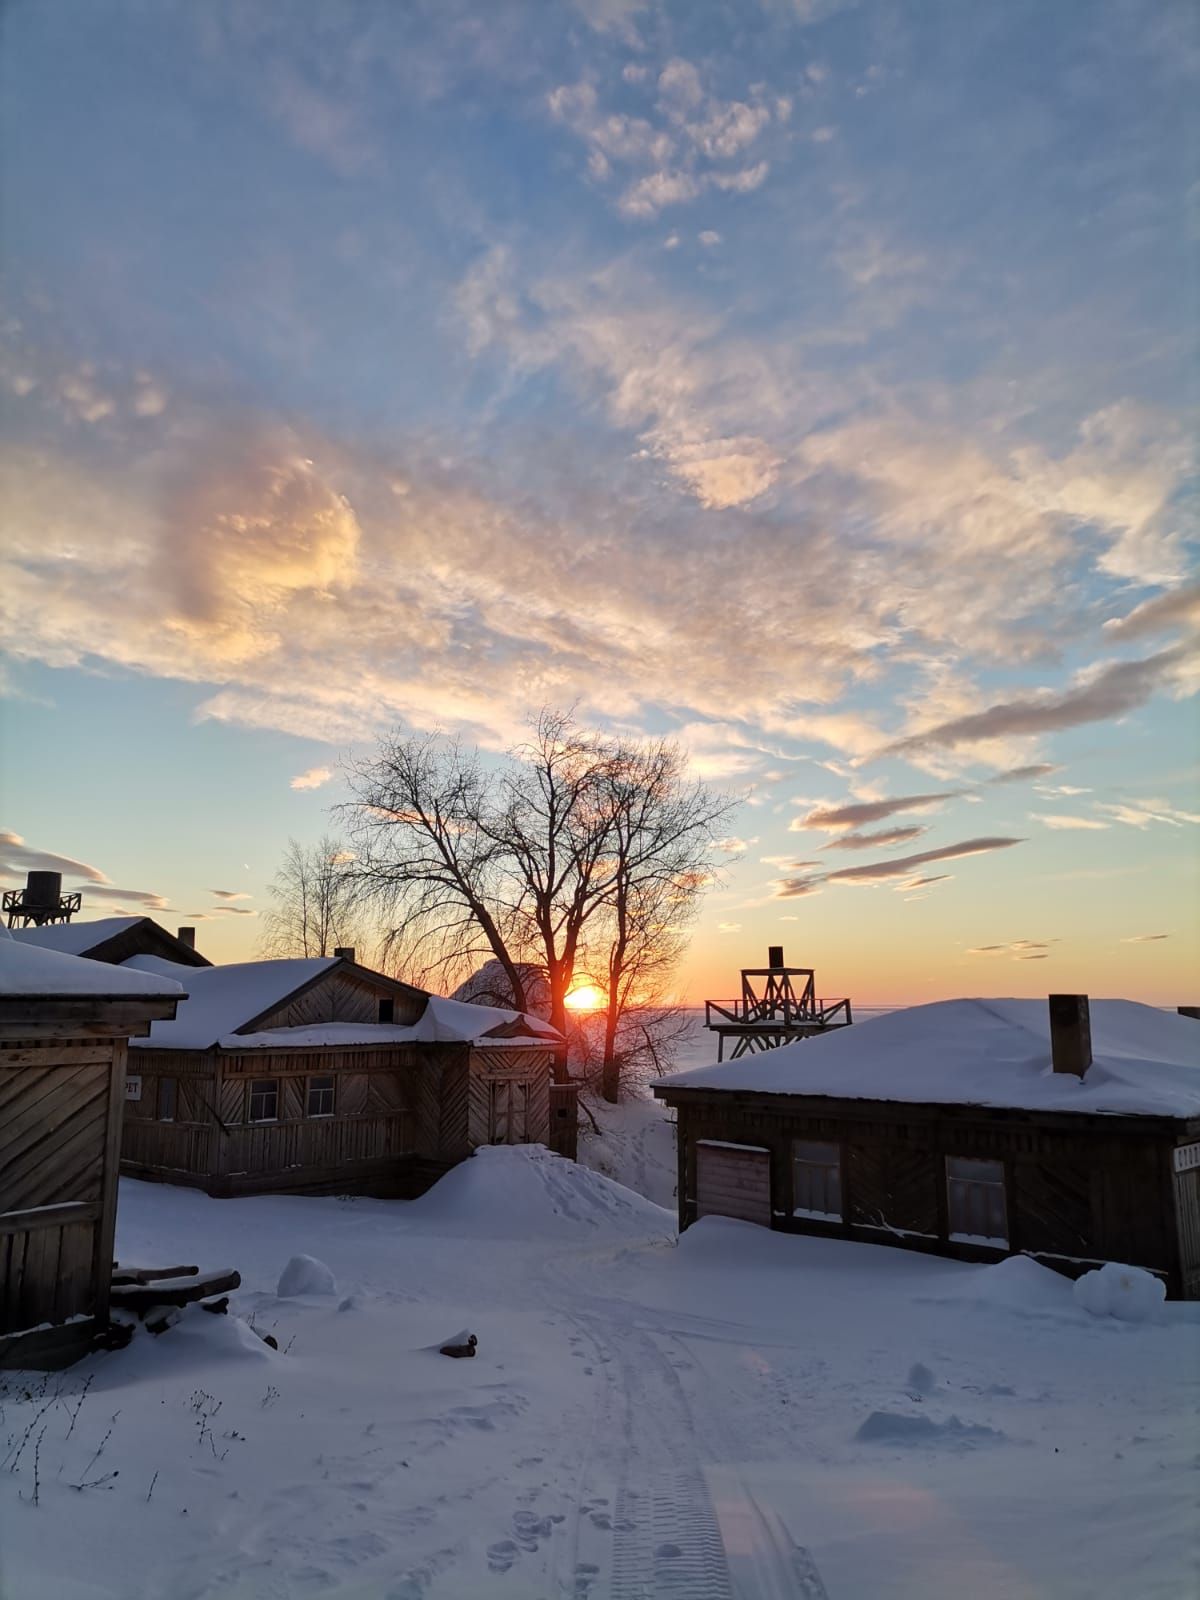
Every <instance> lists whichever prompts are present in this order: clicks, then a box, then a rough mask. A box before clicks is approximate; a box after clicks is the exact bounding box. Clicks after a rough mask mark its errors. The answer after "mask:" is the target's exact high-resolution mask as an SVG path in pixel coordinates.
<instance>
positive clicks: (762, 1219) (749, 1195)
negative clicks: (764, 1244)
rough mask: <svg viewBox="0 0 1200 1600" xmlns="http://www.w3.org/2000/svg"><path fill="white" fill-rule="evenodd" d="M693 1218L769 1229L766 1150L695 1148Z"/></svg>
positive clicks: (768, 1186) (769, 1201)
mask: <svg viewBox="0 0 1200 1600" xmlns="http://www.w3.org/2000/svg"><path fill="white" fill-rule="evenodd" d="M696 1215H697V1216H698V1217H737V1218H740V1219H741V1220H742V1221H743V1222H758V1223H762V1224H763V1226H764V1227H768V1228H769V1227H770V1225H771V1157H770V1154H769V1153H768V1152H767V1151H765V1150H731V1149H728V1148H726V1147H725V1146H724V1145H714V1144H706V1143H705V1142H704V1141H703V1140H701V1141H700V1142H699V1144H698V1145H697V1146H696Z"/></svg>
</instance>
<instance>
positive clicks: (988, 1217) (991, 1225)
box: [946, 1156, 1008, 1245]
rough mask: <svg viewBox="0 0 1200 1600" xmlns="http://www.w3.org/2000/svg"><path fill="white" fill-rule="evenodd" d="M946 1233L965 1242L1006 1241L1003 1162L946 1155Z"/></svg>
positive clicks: (1006, 1217)
mask: <svg viewBox="0 0 1200 1600" xmlns="http://www.w3.org/2000/svg"><path fill="white" fill-rule="evenodd" d="M946 1193H947V1196H948V1199H949V1215H950V1237H951V1239H956V1240H958V1241H960V1242H961V1243H965V1244H1003V1245H1006V1244H1007V1243H1008V1212H1007V1208H1006V1206H1005V1203H1004V1163H1003V1162H1002V1161H973V1160H969V1159H968V1158H967V1157H966V1156H947V1157H946Z"/></svg>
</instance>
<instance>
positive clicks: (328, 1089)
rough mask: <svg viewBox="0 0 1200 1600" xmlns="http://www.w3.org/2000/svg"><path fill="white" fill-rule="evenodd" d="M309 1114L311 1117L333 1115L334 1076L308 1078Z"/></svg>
mask: <svg viewBox="0 0 1200 1600" xmlns="http://www.w3.org/2000/svg"><path fill="white" fill-rule="evenodd" d="M308 1114H309V1116H310V1117H331V1116H332V1115H333V1079H332V1078H310V1079H309V1080H308Z"/></svg>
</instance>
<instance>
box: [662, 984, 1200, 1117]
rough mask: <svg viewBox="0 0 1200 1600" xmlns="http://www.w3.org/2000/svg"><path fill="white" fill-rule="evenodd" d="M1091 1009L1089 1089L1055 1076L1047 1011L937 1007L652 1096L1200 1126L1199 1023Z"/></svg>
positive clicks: (999, 1003) (861, 1026)
mask: <svg viewBox="0 0 1200 1600" xmlns="http://www.w3.org/2000/svg"><path fill="white" fill-rule="evenodd" d="M1090 1009H1091V1030H1092V1065H1091V1066H1090V1067H1089V1068H1088V1070H1087V1073H1086V1074H1085V1076H1084V1077H1083V1078H1082V1079H1079V1078H1076V1077H1074V1076H1073V1075H1071V1074H1069V1073H1059V1072H1055V1071H1054V1070H1053V1068H1052V1066H1051V1057H1050V1014H1049V1007H1048V1006H1047V1003H1046V1001H1045V1000H942V1001H938V1002H937V1003H935V1004H933V1005H926V1006H911V1007H909V1008H908V1009H907V1010H904V1011H893V1012H889V1013H888V1014H887V1015H886V1016H881V1017H874V1018H872V1019H871V1020H870V1021H868V1022H856V1023H855V1024H854V1025H853V1026H852V1027H849V1028H839V1029H837V1030H836V1031H835V1032H832V1033H829V1034H823V1035H819V1036H817V1037H815V1038H811V1039H803V1040H798V1041H797V1042H796V1043H794V1044H789V1045H783V1046H781V1047H780V1048H779V1049H777V1050H766V1051H762V1052H761V1053H759V1054H757V1055H752V1056H742V1057H741V1058H740V1059H738V1060H736V1061H725V1062H723V1063H721V1064H720V1065H718V1066H711V1067H698V1068H694V1069H692V1070H690V1071H687V1072H679V1073H675V1074H674V1075H672V1076H671V1077H667V1078H660V1079H658V1081H657V1082H656V1083H655V1085H654V1087H655V1088H656V1089H659V1090H667V1091H669V1090H671V1089H731V1090H736V1089H742V1090H745V1091H747V1092H750V1093H754V1094H788V1095H829V1096H833V1097H836V1098H837V1099H846V1100H892V1101H901V1102H906V1103H909V1104H912V1103H920V1104H929V1105H978V1106H1008V1107H1013V1108H1015V1109H1018V1110H1030V1111H1081V1112H1109V1113H1113V1114H1118V1115H1123V1116H1162V1117H1197V1116H1200V1022H1196V1021H1195V1020H1193V1019H1192V1018H1189V1017H1181V1016H1178V1015H1176V1014H1175V1013H1173V1012H1169V1011H1160V1010H1158V1009H1157V1008H1156V1007H1155V1006H1146V1005H1139V1004H1138V1003H1137V1002H1136V1001H1133V1000H1093V1001H1092V1002H1091V1008H1090Z"/></svg>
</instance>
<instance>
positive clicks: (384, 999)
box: [375, 994, 396, 1027]
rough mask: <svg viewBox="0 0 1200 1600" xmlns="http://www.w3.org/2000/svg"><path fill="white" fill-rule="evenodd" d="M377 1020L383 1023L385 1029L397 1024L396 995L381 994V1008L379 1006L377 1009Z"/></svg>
mask: <svg viewBox="0 0 1200 1600" xmlns="http://www.w3.org/2000/svg"><path fill="white" fill-rule="evenodd" d="M375 1020H376V1022H379V1023H382V1024H383V1025H384V1026H385V1027H387V1026H390V1025H391V1024H393V1023H394V1022H395V1020H396V997H395V995H392V994H381V995H380V996H379V1006H378V1009H377V1013H376V1017H375Z"/></svg>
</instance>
